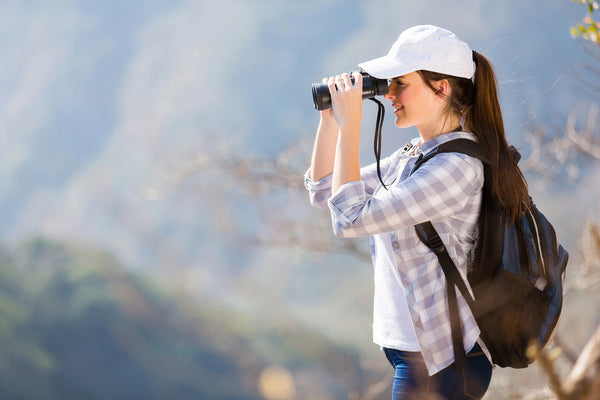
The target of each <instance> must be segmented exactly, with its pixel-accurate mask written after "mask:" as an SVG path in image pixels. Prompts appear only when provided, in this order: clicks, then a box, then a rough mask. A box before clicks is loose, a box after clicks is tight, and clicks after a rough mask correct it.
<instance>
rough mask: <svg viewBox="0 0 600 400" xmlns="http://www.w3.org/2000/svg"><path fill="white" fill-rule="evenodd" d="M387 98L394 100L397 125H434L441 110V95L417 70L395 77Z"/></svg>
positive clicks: (424, 126) (426, 126)
mask: <svg viewBox="0 0 600 400" xmlns="http://www.w3.org/2000/svg"><path fill="white" fill-rule="evenodd" d="M385 98H386V99H388V100H390V101H391V102H392V105H393V106H394V109H395V111H394V115H396V126H397V127H399V128H408V127H411V126H415V125H416V126H417V128H419V130H420V131H421V130H422V129H427V128H428V127H432V126H434V124H436V123H437V122H438V121H439V116H440V112H441V108H440V106H443V104H442V103H441V102H440V97H439V96H438V95H436V94H435V93H434V92H433V91H432V90H431V88H430V87H429V86H427V84H425V82H424V81H423V79H422V78H421V75H420V74H419V73H417V72H411V73H408V74H406V75H402V76H398V77H396V78H393V79H392V80H391V83H390V87H389V89H388V93H387V94H386V95H385Z"/></svg>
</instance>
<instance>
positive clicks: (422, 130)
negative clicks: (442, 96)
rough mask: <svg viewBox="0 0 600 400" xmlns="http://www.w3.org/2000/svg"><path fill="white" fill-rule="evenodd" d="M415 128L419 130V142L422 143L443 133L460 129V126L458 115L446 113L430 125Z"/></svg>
mask: <svg viewBox="0 0 600 400" xmlns="http://www.w3.org/2000/svg"><path fill="white" fill-rule="evenodd" d="M417 129H418V130H419V136H420V137H421V143H424V142H426V141H428V140H431V139H433V138H435V137H437V136H440V135H443V134H445V133H449V132H456V131H460V130H462V126H461V125H460V119H459V118H458V117H456V116H450V115H447V116H446V117H445V118H443V119H441V121H439V122H438V123H435V124H432V126H417Z"/></svg>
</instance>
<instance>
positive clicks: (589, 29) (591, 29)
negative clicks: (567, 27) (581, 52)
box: [571, 0, 600, 44]
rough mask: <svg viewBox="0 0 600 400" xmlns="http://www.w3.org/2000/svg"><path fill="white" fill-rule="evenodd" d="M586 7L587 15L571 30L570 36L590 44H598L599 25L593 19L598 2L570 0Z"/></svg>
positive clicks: (592, 0) (599, 36)
mask: <svg viewBox="0 0 600 400" xmlns="http://www.w3.org/2000/svg"><path fill="white" fill-rule="evenodd" d="M572 1H573V2H576V3H579V4H581V5H583V6H585V7H586V10H587V15H586V16H585V17H584V18H583V20H582V23H579V24H577V25H576V26H574V27H572V28H571V36H573V37H574V38H582V39H584V40H589V41H590V42H593V43H596V44H600V35H599V29H600V23H599V22H597V21H596V20H595V18H594V13H595V12H596V11H597V10H598V2H597V1H595V0H572Z"/></svg>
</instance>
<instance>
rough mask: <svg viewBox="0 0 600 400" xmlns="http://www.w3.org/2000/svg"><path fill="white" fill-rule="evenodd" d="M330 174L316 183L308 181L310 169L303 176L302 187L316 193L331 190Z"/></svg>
mask: <svg viewBox="0 0 600 400" xmlns="http://www.w3.org/2000/svg"><path fill="white" fill-rule="evenodd" d="M331 181H332V174H329V175H327V176H325V177H323V178H321V179H319V180H318V181H316V182H315V181H313V180H312V179H310V168H309V169H308V171H306V173H305V174H304V187H305V188H306V190H308V191H311V192H316V191H320V190H326V189H331Z"/></svg>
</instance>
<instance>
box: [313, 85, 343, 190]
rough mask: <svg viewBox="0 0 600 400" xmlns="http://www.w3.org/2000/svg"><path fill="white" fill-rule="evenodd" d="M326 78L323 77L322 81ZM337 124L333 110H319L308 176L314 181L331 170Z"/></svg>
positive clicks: (328, 173)
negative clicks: (319, 117) (319, 114)
mask: <svg viewBox="0 0 600 400" xmlns="http://www.w3.org/2000/svg"><path fill="white" fill-rule="evenodd" d="M326 82H327V78H325V79H323V83H326ZM338 130H339V128H338V125H337V122H336V121H335V118H334V116H333V110H332V109H331V108H330V109H328V110H323V111H321V120H320V121H319V127H318V128H317V135H316V137H315V144H314V146H313V152H312V158H311V162H310V176H309V178H310V179H311V180H312V181H314V182H316V181H319V180H321V179H323V178H324V177H326V176H327V175H330V174H331V173H332V172H333V162H334V158H335V147H336V143H337V136H338Z"/></svg>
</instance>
